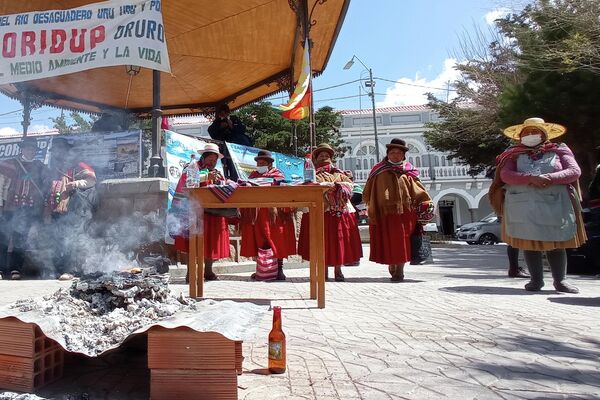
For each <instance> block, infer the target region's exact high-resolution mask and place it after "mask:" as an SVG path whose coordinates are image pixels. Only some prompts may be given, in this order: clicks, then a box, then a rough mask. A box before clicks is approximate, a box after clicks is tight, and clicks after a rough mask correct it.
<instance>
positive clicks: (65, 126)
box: [50, 111, 98, 134]
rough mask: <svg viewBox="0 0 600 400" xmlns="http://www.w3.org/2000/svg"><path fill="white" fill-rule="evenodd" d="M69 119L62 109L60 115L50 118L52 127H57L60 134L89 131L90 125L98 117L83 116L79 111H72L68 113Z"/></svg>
mask: <svg viewBox="0 0 600 400" xmlns="http://www.w3.org/2000/svg"><path fill="white" fill-rule="evenodd" d="M69 117H70V121H69V119H68V118H67V117H66V116H65V113H64V111H61V113H60V116H58V117H56V118H50V120H51V121H52V123H53V127H54V129H57V130H58V132H59V133H61V134H77V133H84V132H90V131H91V130H92V125H93V124H94V122H95V121H96V120H97V119H98V117H96V116H91V117H85V116H83V115H81V114H80V113H78V112H76V111H73V112H71V113H70V114H69Z"/></svg>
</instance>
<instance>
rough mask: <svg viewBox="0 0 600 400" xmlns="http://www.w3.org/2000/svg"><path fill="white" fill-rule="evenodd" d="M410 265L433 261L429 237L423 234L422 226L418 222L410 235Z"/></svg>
mask: <svg viewBox="0 0 600 400" xmlns="http://www.w3.org/2000/svg"><path fill="white" fill-rule="evenodd" d="M410 245H411V260H410V264H411V265H421V264H427V263H433V257H432V254H431V238H430V237H429V236H426V235H424V234H423V227H422V226H421V225H420V224H419V225H418V226H417V228H416V229H415V231H414V232H413V234H412V235H411V236H410Z"/></svg>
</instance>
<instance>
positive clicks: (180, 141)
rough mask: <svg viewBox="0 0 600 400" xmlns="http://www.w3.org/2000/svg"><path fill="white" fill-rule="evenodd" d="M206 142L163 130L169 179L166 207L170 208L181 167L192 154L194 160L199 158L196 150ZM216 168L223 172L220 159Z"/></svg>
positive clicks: (188, 160)
mask: <svg viewBox="0 0 600 400" xmlns="http://www.w3.org/2000/svg"><path fill="white" fill-rule="evenodd" d="M206 143H207V142H205V141H204V140H202V139H197V138H194V137H191V136H186V135H182V134H181V133H177V132H173V131H168V130H165V148H166V149H165V150H166V152H165V155H166V157H165V158H166V160H165V164H166V168H167V179H168V180H169V200H168V204H167V208H171V201H173V195H174V194H175V189H176V188H177V182H179V177H181V174H182V173H183V169H184V168H185V167H186V166H187V165H188V163H189V162H190V160H191V158H192V154H194V155H195V157H196V160H199V159H200V153H198V150H201V149H203V148H204V146H205V145H206ZM217 168H218V169H220V170H221V172H223V170H222V168H221V162H220V161H219V162H217Z"/></svg>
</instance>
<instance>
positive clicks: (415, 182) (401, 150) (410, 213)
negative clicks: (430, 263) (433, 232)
mask: <svg viewBox="0 0 600 400" xmlns="http://www.w3.org/2000/svg"><path fill="white" fill-rule="evenodd" d="M386 147H387V155H386V157H385V158H384V159H383V160H382V161H381V162H380V163H378V164H377V165H375V166H374V167H373V169H372V170H371V172H370V174H369V178H368V179H367V183H366V185H365V189H364V191H363V201H364V202H365V203H366V204H367V206H368V210H369V234H370V237H371V240H370V242H371V255H370V257H369V259H370V260H371V261H375V262H377V263H380V264H388V265H389V272H390V274H391V275H392V278H391V279H392V281H395V282H398V281H402V280H404V264H405V263H406V262H407V261H410V259H411V243H410V236H411V235H412V234H413V232H415V230H416V229H417V225H418V224H419V223H420V222H427V221H429V220H431V219H432V218H433V203H432V201H431V197H429V194H428V193H427V191H426V190H425V187H423V185H422V184H421V181H420V180H419V178H418V176H419V173H418V171H417V170H416V169H415V168H414V167H413V166H412V165H411V164H410V163H409V162H408V161H406V160H405V157H404V155H405V153H406V152H407V151H408V147H407V146H406V142H405V141H404V140H402V139H392V142H391V143H390V144H387V145H386Z"/></svg>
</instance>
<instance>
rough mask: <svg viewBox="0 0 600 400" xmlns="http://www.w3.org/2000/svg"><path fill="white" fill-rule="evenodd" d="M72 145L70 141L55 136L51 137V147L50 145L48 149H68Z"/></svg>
mask: <svg viewBox="0 0 600 400" xmlns="http://www.w3.org/2000/svg"><path fill="white" fill-rule="evenodd" d="M72 147H73V144H72V143H71V142H69V141H68V140H67V139H66V138H63V137H55V138H52V147H50V150H52V149H56V148H63V149H67V150H70V149H71V148H72Z"/></svg>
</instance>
